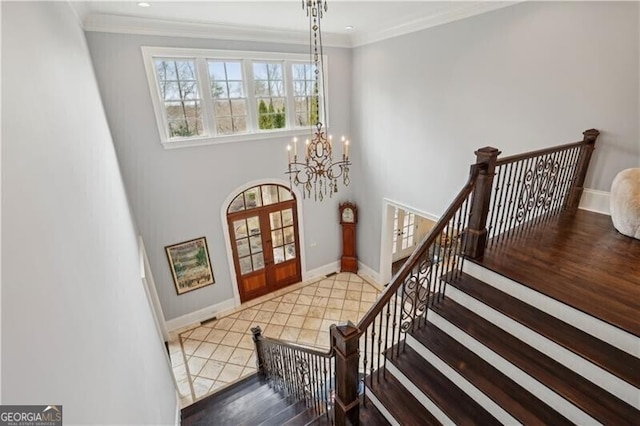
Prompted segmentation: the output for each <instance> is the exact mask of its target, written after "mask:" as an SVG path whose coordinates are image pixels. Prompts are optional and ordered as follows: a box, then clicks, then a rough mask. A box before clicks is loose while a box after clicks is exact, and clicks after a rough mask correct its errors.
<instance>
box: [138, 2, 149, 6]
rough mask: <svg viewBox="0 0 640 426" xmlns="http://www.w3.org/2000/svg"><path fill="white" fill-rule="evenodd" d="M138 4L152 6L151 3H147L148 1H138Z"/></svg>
mask: <svg viewBox="0 0 640 426" xmlns="http://www.w3.org/2000/svg"><path fill="white" fill-rule="evenodd" d="M138 6H140V7H151V4H149V3H147V2H146V1H141V2H140V3H138Z"/></svg>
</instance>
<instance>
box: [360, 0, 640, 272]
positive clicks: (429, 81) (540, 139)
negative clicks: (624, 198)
mask: <svg viewBox="0 0 640 426" xmlns="http://www.w3.org/2000/svg"><path fill="white" fill-rule="evenodd" d="M638 16H639V15H638V4H637V3H636V2H621V3H604V2H603V3H598V2H566V3H565V2H524V3H520V4H517V5H515V6H511V7H507V8H504V9H500V10H497V11H493V12H489V13H486V14H483V15H479V16H475V17H472V18H468V19H465V20H461V21H457V22H453V23H450V24H447V25H443V26H439V27H435V28H431V29H428V30H424V31H420V32H416V33H412V34H408V35H405V36H401V37H397V38H393V39H389V40H385V41H382V42H378V43H375V44H371V45H367V46H363V47H360V48H357V49H355V51H354V53H353V85H354V87H353V113H352V118H353V128H354V139H355V140H357V141H366V143H364V142H362V143H360V144H358V145H356V146H355V147H354V152H355V153H356V155H357V158H358V159H359V161H358V162H356V164H355V165H354V169H356V173H355V175H354V179H353V182H354V184H355V185H358V187H357V191H356V192H355V193H356V194H357V195H356V200H357V201H358V202H359V204H360V209H359V211H362V212H363V213H364V214H363V215H362V216H361V223H360V225H359V230H358V235H359V238H360V240H359V245H358V253H359V256H360V260H361V261H362V262H364V263H365V264H366V265H368V266H370V267H371V268H373V269H375V270H377V269H378V267H379V258H380V254H379V249H378V247H379V241H380V229H381V215H382V208H381V207H382V200H383V198H390V199H393V200H397V201H399V202H401V203H403V204H405V205H408V206H412V207H413V208H415V209H419V210H422V211H427V212H431V213H434V214H436V215H440V214H441V213H442V212H443V211H444V209H445V208H446V207H447V206H448V205H449V203H450V202H451V201H452V200H453V198H454V196H455V194H456V193H457V192H458V191H459V189H460V188H461V187H462V185H463V184H464V182H465V180H466V178H467V175H468V166H469V164H471V163H472V162H473V161H474V160H475V156H474V154H473V151H474V150H475V149H477V148H480V147H483V146H486V145H491V146H495V147H497V148H500V149H501V150H502V151H503V155H510V154H516V153H519V152H525V151H529V150H532V149H536V148H542V147H546V146H552V145H557V144H561V143H568V142H572V141H577V140H581V139H582V131H584V130H585V129H588V128H591V127H595V128H597V129H599V130H600V131H601V137H600V138H599V140H598V143H597V147H596V153H595V155H594V158H593V161H592V164H591V169H590V172H589V174H588V176H587V181H586V186H587V187H589V188H593V189H597V190H604V191H608V190H609V188H610V185H611V181H612V180H613V177H614V176H615V175H616V173H617V172H618V171H620V170H622V169H624V168H628V167H637V165H638V164H640V143H639V138H638V113H639V109H638V101H639V99H638V90H639V87H638V61H639V55H638V52H639V45H638Z"/></svg>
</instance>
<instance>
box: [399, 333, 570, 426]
mask: <svg viewBox="0 0 640 426" xmlns="http://www.w3.org/2000/svg"><path fill="white" fill-rule="evenodd" d="M410 334H411V336H412V337H413V338H415V339H416V340H417V341H418V342H419V343H420V344H422V345H423V346H424V347H425V348H427V349H428V350H429V351H431V352H432V353H434V354H435V355H436V356H438V357H439V358H440V359H441V360H442V361H444V362H445V363H446V364H448V365H449V366H450V367H451V368H453V369H454V370H456V371H457V372H458V373H459V374H460V375H462V376H463V377H465V378H466V379H467V380H468V381H469V382H471V383H472V384H473V385H474V386H475V387H477V388H478V389H479V390H480V391H482V392H483V393H484V394H486V395H487V396H488V397H489V398H490V399H492V400H493V401H494V402H495V403H496V404H497V405H499V406H500V407H502V408H503V409H504V410H505V411H507V412H508V413H509V414H511V415H512V416H513V417H514V418H516V419H517V420H518V421H519V422H521V423H523V424H553V425H564V424H566V425H570V424H572V422H570V421H569V420H568V419H566V418H565V417H564V416H562V415H561V414H560V413H558V412H556V411H555V410H554V409H553V408H551V407H549V406H548V405H546V404H545V403H544V402H542V401H540V400H539V399H538V398H536V397H535V396H534V395H533V394H531V393H530V392H529V391H527V390H526V389H524V388H523V387H522V386H520V385H518V384H517V383H515V382H514V381H513V380H511V379H510V378H509V377H507V376H506V375H504V374H503V373H501V372H500V371H498V370H497V369H496V368H494V367H493V366H491V364H489V363H488V362H486V361H485V360H483V359H482V358H480V357H479V356H478V355H476V354H475V353H473V352H472V351H470V350H469V349H467V348H466V347H465V346H463V345H461V344H460V343H458V342H457V341H456V340H455V339H453V338H452V337H450V336H449V335H448V334H446V333H445V332H443V331H442V330H440V329H439V328H438V327H436V326H435V325H433V324H427V325H426V326H425V327H422V328H420V329H419V330H414V331H412V332H411V333H410Z"/></svg>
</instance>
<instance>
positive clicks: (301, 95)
mask: <svg viewBox="0 0 640 426" xmlns="http://www.w3.org/2000/svg"><path fill="white" fill-rule="evenodd" d="M315 70H316V66H315V65H314V64H293V66H292V71H293V96H294V97H295V98H294V101H295V108H296V109H295V120H296V126H313V125H315V124H317V123H318V118H319V117H318V96H317V95H316V94H317V93H319V90H318V89H319V88H318V83H317V82H316V79H315Z"/></svg>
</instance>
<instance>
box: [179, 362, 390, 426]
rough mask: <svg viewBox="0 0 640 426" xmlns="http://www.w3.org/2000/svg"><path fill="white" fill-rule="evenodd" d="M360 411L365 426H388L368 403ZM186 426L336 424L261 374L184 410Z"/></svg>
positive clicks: (312, 425) (182, 420)
mask: <svg viewBox="0 0 640 426" xmlns="http://www.w3.org/2000/svg"><path fill="white" fill-rule="evenodd" d="M366 405H367V408H365V409H363V410H361V411H360V422H361V423H362V424H365V425H371V426H383V425H388V423H387V421H386V420H385V418H384V417H383V416H382V414H380V412H378V410H377V409H376V408H375V406H374V405H372V404H371V403H370V402H368V401H367V404H366ZM181 424H182V425H183V426H211V425H216V426H241V425H245V426H258V425H259V426H281V425H286V426H323V425H331V424H333V421H332V418H331V416H330V415H327V413H321V414H317V412H316V410H314V409H313V408H309V407H307V404H306V403H305V401H296V400H295V399H293V398H289V397H286V396H285V395H284V393H283V392H282V391H277V390H275V389H274V387H273V386H271V385H270V383H269V382H268V381H267V380H266V379H265V378H264V377H263V376H261V375H260V374H254V375H252V376H249V377H248V378H246V379H244V380H242V381H240V382H238V383H235V384H234V385H232V386H230V387H228V388H226V389H224V390H223V391H221V392H218V393H215V394H213V395H210V396H208V397H206V398H204V399H201V400H200V401H198V402H196V403H195V404H192V405H190V406H188V407H186V408H184V409H183V410H182V415H181Z"/></svg>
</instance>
